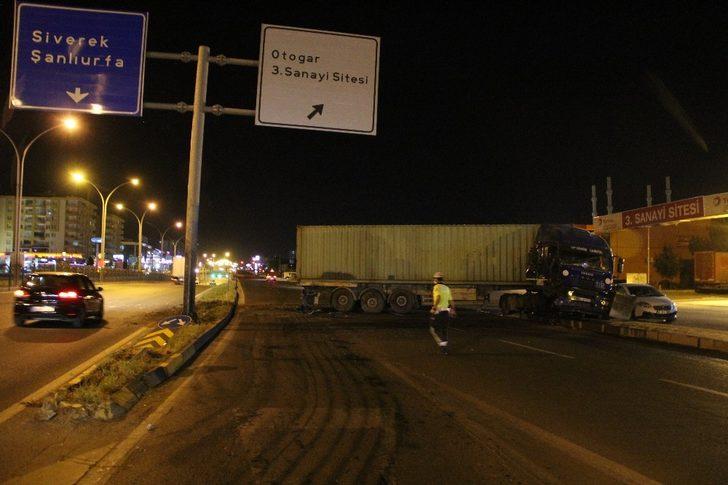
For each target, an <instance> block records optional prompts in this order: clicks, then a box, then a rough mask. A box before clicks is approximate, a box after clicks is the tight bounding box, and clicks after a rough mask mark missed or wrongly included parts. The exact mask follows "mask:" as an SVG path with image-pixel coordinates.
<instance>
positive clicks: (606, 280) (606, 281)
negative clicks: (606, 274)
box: [604, 278, 612, 285]
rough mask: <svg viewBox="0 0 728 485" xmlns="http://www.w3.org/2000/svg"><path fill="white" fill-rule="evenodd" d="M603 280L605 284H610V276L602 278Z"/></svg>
mask: <svg viewBox="0 0 728 485" xmlns="http://www.w3.org/2000/svg"><path fill="white" fill-rule="evenodd" d="M604 282H605V283H606V284H608V285H611V284H612V278H605V279H604Z"/></svg>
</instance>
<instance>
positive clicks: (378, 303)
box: [359, 288, 384, 313]
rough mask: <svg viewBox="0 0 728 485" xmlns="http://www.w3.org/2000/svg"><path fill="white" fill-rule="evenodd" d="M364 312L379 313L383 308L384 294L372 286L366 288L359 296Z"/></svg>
mask: <svg viewBox="0 0 728 485" xmlns="http://www.w3.org/2000/svg"><path fill="white" fill-rule="evenodd" d="M359 302H360V304H361V309H362V310H364V313H381V311H382V310H384V296H382V294H381V293H380V292H379V290H376V289H374V288H368V289H366V290H364V292H363V293H362V294H361V296H360V297H359Z"/></svg>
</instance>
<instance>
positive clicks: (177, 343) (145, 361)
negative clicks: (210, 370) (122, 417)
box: [57, 284, 235, 409]
mask: <svg viewBox="0 0 728 485" xmlns="http://www.w3.org/2000/svg"><path fill="white" fill-rule="evenodd" d="M234 299H235V286H234V285H233V284H230V285H227V284H226V285H219V286H215V287H213V288H211V289H209V290H207V291H206V292H205V293H204V294H202V295H201V296H200V298H198V299H197V305H196V308H197V313H198V317H199V323H197V324H193V325H187V326H184V327H182V328H179V329H177V330H176V331H175V333H174V336H173V337H172V338H171V339H170V340H169V342H168V343H167V345H166V346H164V347H161V348H159V349H153V350H152V349H145V350H142V351H138V350H136V349H134V348H124V349H122V350H119V351H118V352H115V353H114V354H112V355H110V356H109V357H107V358H106V359H104V360H103V361H102V362H101V363H100V364H98V366H97V367H96V369H94V371H93V372H91V373H90V374H89V375H88V376H86V377H85V378H84V379H83V381H82V382H81V383H80V384H79V385H77V386H75V387H74V388H72V389H70V390H66V391H64V392H62V393H60V394H59V395H58V396H57V400H58V401H61V400H63V401H70V402H74V403H80V404H83V405H84V406H85V407H86V408H89V409H94V408H95V407H97V406H99V405H100V404H101V403H103V402H104V401H106V400H108V399H109V398H110V397H111V395H112V394H114V393H115V392H117V391H119V390H120V389H122V388H123V387H124V386H126V385H127V384H128V383H130V382H132V381H133V380H134V379H136V378H138V377H139V376H141V375H143V374H144V373H146V372H148V371H150V370H151V369H153V368H154V367H156V366H158V365H159V364H161V363H162V362H164V361H165V360H167V359H168V358H169V357H170V356H171V355H173V354H175V353H178V352H182V351H183V350H184V349H185V348H187V347H188V346H189V345H190V344H191V343H192V342H193V341H194V340H195V339H197V338H198V337H199V336H200V335H202V334H203V333H204V332H206V331H207V330H209V329H210V328H211V327H212V326H213V325H214V324H216V323H217V322H219V321H220V320H221V319H222V318H223V317H225V316H226V315H227V314H228V312H229V311H230V305H231V304H232V302H233V301H234ZM150 331H151V329H150Z"/></svg>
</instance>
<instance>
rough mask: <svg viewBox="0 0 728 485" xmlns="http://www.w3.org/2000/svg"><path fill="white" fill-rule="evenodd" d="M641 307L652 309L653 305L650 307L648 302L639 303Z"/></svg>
mask: <svg viewBox="0 0 728 485" xmlns="http://www.w3.org/2000/svg"><path fill="white" fill-rule="evenodd" d="M639 306H641V307H642V308H651V307H652V305H650V304H649V303H647V302H646V301H641V302H639Z"/></svg>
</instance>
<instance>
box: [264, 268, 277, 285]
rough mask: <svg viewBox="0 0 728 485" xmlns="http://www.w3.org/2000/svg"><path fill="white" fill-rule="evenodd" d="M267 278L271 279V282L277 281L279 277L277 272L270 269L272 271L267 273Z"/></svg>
mask: <svg viewBox="0 0 728 485" xmlns="http://www.w3.org/2000/svg"><path fill="white" fill-rule="evenodd" d="M265 280H266V281H269V282H271V283H275V282H276V281H277V280H278V277H277V276H276V272H275V271H273V270H270V273H266V275H265Z"/></svg>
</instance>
